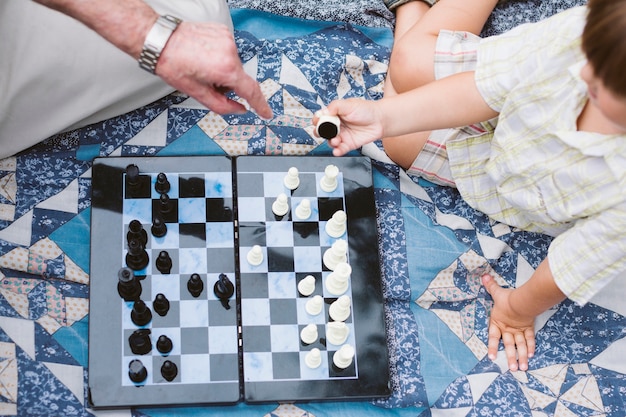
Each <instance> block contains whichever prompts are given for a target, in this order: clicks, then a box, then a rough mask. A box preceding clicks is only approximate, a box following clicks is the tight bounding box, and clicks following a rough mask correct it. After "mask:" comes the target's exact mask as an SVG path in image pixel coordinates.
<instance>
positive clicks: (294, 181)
mask: <svg viewBox="0 0 626 417" xmlns="http://www.w3.org/2000/svg"><path fill="white" fill-rule="evenodd" d="M283 184H284V185H285V187H287V188H289V189H290V190H295V189H296V188H298V186H299V185H300V173H299V172H298V168H296V167H291V168H289V170H288V171H287V175H285V179H284V180H283Z"/></svg>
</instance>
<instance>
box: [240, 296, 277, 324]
mask: <svg viewBox="0 0 626 417" xmlns="http://www.w3.org/2000/svg"><path fill="white" fill-rule="evenodd" d="M269 323H270V300H269V299H266V298H244V299H242V300H241V324H242V325H244V326H262V325H267V324H269Z"/></svg>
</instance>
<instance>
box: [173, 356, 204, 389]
mask: <svg viewBox="0 0 626 417" xmlns="http://www.w3.org/2000/svg"><path fill="white" fill-rule="evenodd" d="M180 368H181V369H180V376H181V382H182V383H184V384H199V383H204V382H210V381H211V360H210V355H208V354H201V355H181V357H180Z"/></svg>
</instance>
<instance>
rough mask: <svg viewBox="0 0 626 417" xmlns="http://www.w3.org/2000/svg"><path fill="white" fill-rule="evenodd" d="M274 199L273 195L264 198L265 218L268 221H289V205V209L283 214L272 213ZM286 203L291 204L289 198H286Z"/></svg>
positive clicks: (290, 217)
mask: <svg viewBox="0 0 626 417" xmlns="http://www.w3.org/2000/svg"><path fill="white" fill-rule="evenodd" d="M274 201H276V198H275V197H267V198H265V219H266V220H269V221H274V222H280V221H283V222H287V221H291V219H292V215H291V207H290V208H289V211H288V212H287V213H286V214H285V215H283V216H277V215H275V214H274V211H273V210H272V205H273V204H274ZM287 204H291V200H289V199H288V201H287Z"/></svg>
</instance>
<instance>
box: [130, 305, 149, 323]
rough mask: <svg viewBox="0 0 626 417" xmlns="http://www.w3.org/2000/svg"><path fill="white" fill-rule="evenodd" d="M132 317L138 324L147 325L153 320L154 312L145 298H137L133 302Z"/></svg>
mask: <svg viewBox="0 0 626 417" xmlns="http://www.w3.org/2000/svg"><path fill="white" fill-rule="evenodd" d="M130 319H131V320H132V321H133V323H135V324H136V325H137V326H145V325H146V324H148V323H150V320H152V312H151V311H150V309H149V308H148V306H147V305H146V303H145V302H144V301H143V300H137V301H135V303H134V304H133V310H132V311H131V312H130Z"/></svg>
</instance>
